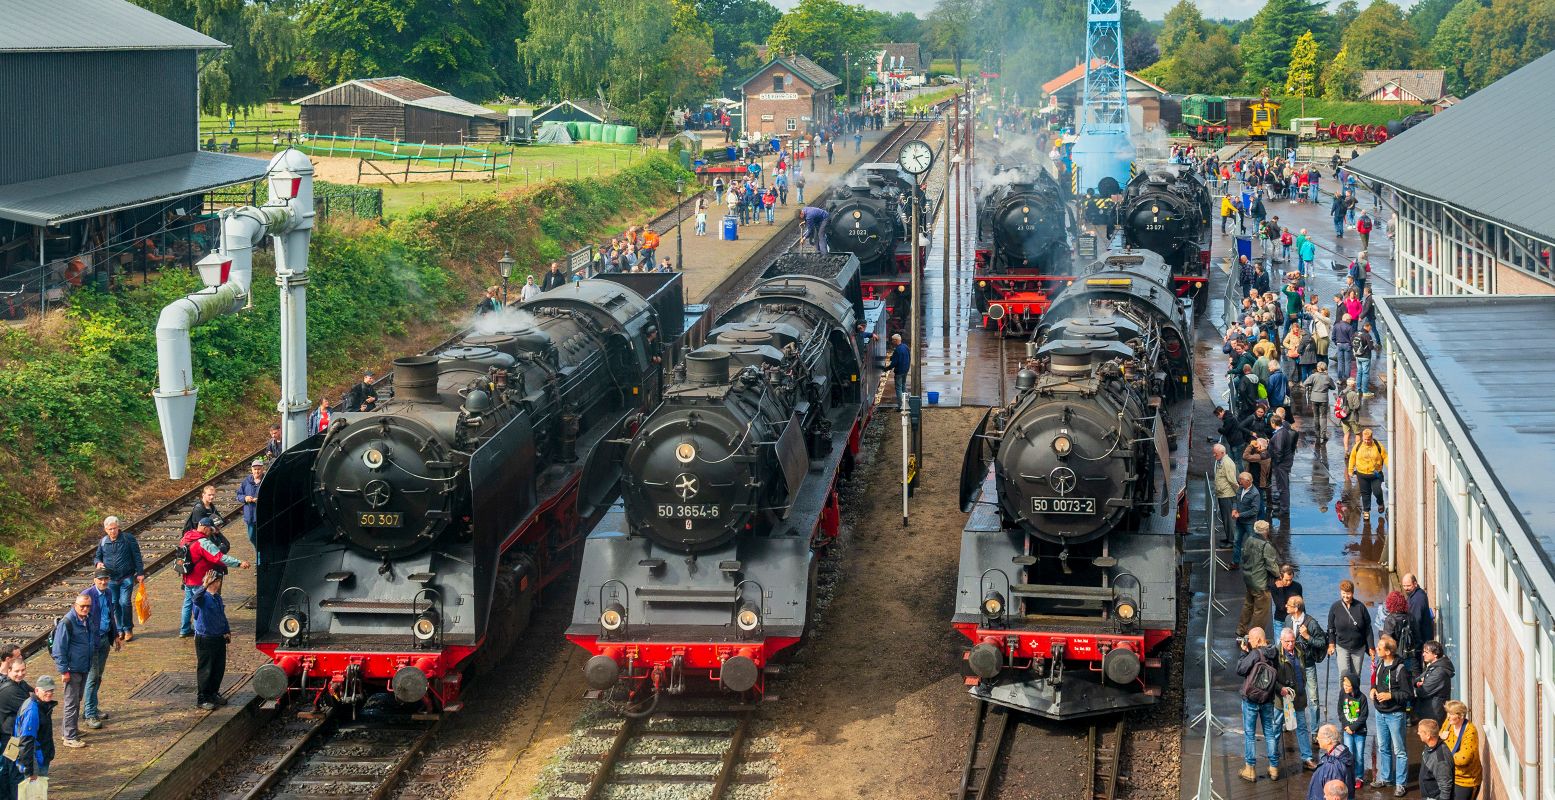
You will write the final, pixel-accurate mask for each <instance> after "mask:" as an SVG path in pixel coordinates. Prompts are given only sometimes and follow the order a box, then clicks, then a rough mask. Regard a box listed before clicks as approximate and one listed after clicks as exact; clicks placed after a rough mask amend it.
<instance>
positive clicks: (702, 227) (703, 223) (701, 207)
mask: <svg viewBox="0 0 1555 800" xmlns="http://www.w3.org/2000/svg"><path fill="white" fill-rule="evenodd" d="M696 235H698V236H706V235H707V204H706V203H705V202H703V201H701V200H698V201H697V233H696Z"/></svg>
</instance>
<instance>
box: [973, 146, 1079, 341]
mask: <svg viewBox="0 0 1555 800" xmlns="http://www.w3.org/2000/svg"><path fill="white" fill-rule="evenodd" d="M994 170H995V171H994V176H993V178H992V179H991V180H990V181H989V185H988V186H987V187H985V188H984V191H983V195H982V197H981V199H980V200H979V201H978V204H977V234H978V245H977V250H976V258H977V261H976V267H975V273H974V274H975V280H976V283H975V284H974V292H973V297H974V299H975V300H976V302H977V310H978V312H979V313H983V314H986V313H987V311H988V307H989V305H990V304H998V305H1000V306H1001V307H1002V310H1003V312H1004V313H1003V317H1004V319H1005V323H1004V324H1005V325H1006V326H1014V328H1015V329H1021V327H1020V324H1021V323H1023V322H1026V321H1029V320H1032V319H1035V318H1036V317H1037V316H1038V315H1040V314H1041V313H1042V311H1043V310H1044V309H1046V308H1047V304H1048V302H1049V300H1050V299H1051V297H1052V296H1053V295H1055V294H1057V293H1058V292H1059V291H1062V290H1063V288H1064V286H1065V285H1066V284H1067V283H1068V282H1069V281H1070V280H1072V279H1073V276H1072V275H1071V274H1070V273H1071V271H1072V269H1073V267H1072V263H1073V258H1072V255H1073V252H1074V249H1073V242H1072V237H1071V231H1072V230H1073V229H1074V218H1073V216H1072V212H1071V210H1070V207H1069V204H1068V203H1067V202H1065V198H1064V193H1063V189H1062V187H1060V186H1059V185H1058V181H1057V180H1056V179H1055V178H1054V177H1053V176H1052V175H1050V174H1049V173H1048V172H1047V170H1044V169H1041V168H1040V167H1035V166H1029V167H1028V166H1020V167H995V168H994Z"/></svg>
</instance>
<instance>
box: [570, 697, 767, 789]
mask: <svg viewBox="0 0 1555 800" xmlns="http://www.w3.org/2000/svg"><path fill="white" fill-rule="evenodd" d="M755 716H756V712H755V711H754V709H750V708H735V709H723V710H712V711H707V710H701V711H694V710H676V711H668V712H660V713H657V714H655V715H653V716H651V717H647V718H632V717H627V718H623V719H621V720H620V723H619V724H618V725H617V726H615V727H608V726H602V727H596V728H590V729H588V730H587V731H585V732H584V736H583V738H582V740H581V741H580V742H579V744H580V746H579V747H578V748H577V749H576V750H574V752H573V753H572V754H571V755H569V756H568V761H569V764H568V766H569V767H576V766H590V767H591V768H590V769H588V770H581V771H580V770H576V769H573V770H571V771H565V772H563V773H561V774H560V775H559V776H558V777H559V780H560V781H561V782H562V783H563V784H568V785H572V786H575V787H579V788H580V789H581V791H578V792H577V793H575V794H565V793H563V794H557V795H555V797H556V800H602V798H605V797H608V796H610V795H611V794H612V793H614V790H616V789H625V790H626V791H630V792H632V793H634V794H641V793H648V794H651V793H652V791H653V788H654V787H687V788H689V789H690V791H685V790H682V791H680V792H677V795H678V796H686V797H691V796H695V797H699V798H703V799H704V800H721V799H722V798H724V797H726V796H728V793H729V790H730V788H731V787H733V786H735V785H736V784H740V785H752V784H760V783H765V782H766V781H767V780H768V776H767V775H765V774H762V773H760V772H744V771H742V770H741V767H742V766H744V765H746V764H749V763H752V762H759V761H763V760H765V759H767V758H770V757H771V754H770V753H764V752H753V751H750V750H749V749H748V745H749V743H750V738H751V736H750V728H751V723H752V721H753V720H754V718H755ZM703 787H705V792H704V791H700V789H702V788H703Z"/></svg>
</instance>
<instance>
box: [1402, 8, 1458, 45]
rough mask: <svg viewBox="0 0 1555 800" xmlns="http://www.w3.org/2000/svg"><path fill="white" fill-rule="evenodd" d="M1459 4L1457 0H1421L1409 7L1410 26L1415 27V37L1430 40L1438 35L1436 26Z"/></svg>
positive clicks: (1419, 39) (1417, 39)
mask: <svg viewBox="0 0 1555 800" xmlns="http://www.w3.org/2000/svg"><path fill="white" fill-rule="evenodd" d="M1454 5H1457V2H1456V0H1420V2H1418V3H1415V4H1414V6H1413V7H1411V8H1410V9H1409V14H1408V20H1409V25H1410V27H1413V28H1414V29H1415V39H1416V41H1419V42H1429V41H1431V39H1432V37H1434V36H1436V27H1437V26H1438V25H1440V24H1442V19H1443V18H1445V17H1446V16H1447V12H1449V11H1451V10H1452V7H1453V6H1454Z"/></svg>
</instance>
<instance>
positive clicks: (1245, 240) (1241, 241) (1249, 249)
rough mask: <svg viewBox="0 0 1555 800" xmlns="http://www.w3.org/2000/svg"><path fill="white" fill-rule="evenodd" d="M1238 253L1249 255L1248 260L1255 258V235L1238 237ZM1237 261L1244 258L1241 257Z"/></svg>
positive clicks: (1239, 261)
mask: <svg viewBox="0 0 1555 800" xmlns="http://www.w3.org/2000/svg"><path fill="white" fill-rule="evenodd" d="M1236 254H1237V255H1239V256H1247V260H1248V261H1252V260H1253V237H1251V236H1238V237H1236ZM1237 263H1238V264H1240V263H1242V260H1241V259H1240V258H1239V259H1237Z"/></svg>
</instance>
